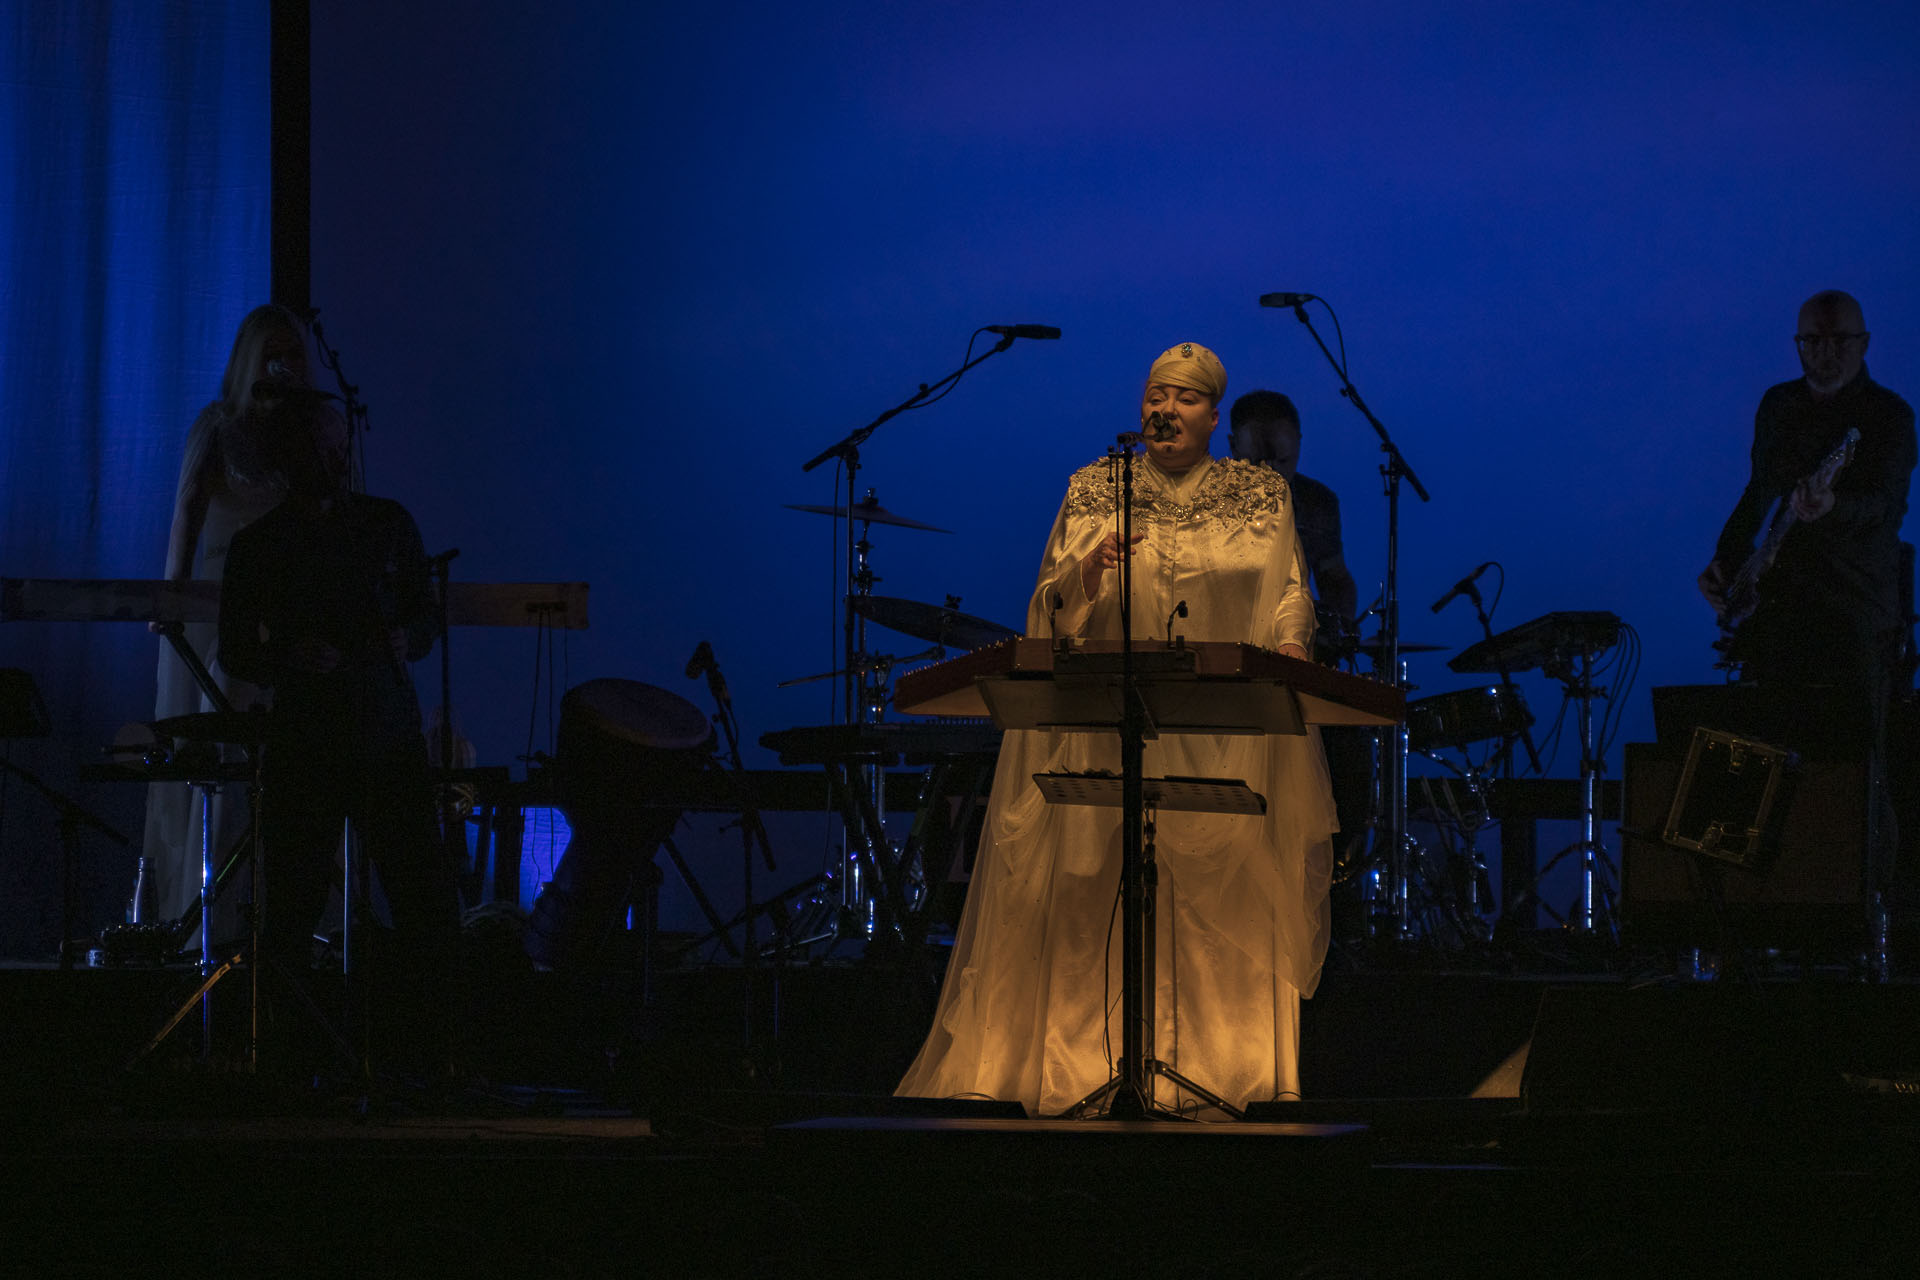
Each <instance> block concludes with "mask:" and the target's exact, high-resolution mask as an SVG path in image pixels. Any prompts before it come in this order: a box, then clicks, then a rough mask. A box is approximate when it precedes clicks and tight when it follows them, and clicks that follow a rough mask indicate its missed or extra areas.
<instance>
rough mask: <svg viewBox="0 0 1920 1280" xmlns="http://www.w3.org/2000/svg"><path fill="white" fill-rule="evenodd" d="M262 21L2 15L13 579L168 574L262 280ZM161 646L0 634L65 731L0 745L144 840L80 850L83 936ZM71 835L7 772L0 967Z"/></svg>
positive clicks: (137, 797) (116, 852) (56, 633)
mask: <svg viewBox="0 0 1920 1280" xmlns="http://www.w3.org/2000/svg"><path fill="white" fill-rule="evenodd" d="M266 10H267V6H266V4H265V3H264V0H235V2H233V3H204V2H190V0H155V2H154V3H143V4H133V5H113V6H103V5H96V4H85V3H78V2H77V0H60V2H58V3H45V4H20V5H11V6H8V8H7V11H6V13H5V15H4V17H0V172H4V175H5V176H4V180H3V181H0V253H4V254H5V267H4V269H0V529H4V531H5V532H4V540H3V541H0V575H4V576H7V577H70V578H79V577H120V578H154V577H158V576H160V573H161V570H162V568H163V561H164V559H165V554H166V533H167V522H168V519H169V518H170V516H171V514H172V508H173V487H174V477H175V475H176V473H177V471H178V469H179V465H180V452H181V446H182V445H183V444H184V442H185V440H186V435H187V427H188V424H189V423H191V422H192V420H193V415H194V413H195V411H196V410H198V408H199V407H200V406H201V405H202V404H204V403H206V402H207V401H208V400H210V399H212V398H213V396H214V394H215V392H216V391H217V389H218V385H219V378H220V371H221V369H222V368H223V367H224V365H225V363H226V354H227V351H226V348H227V343H228V342H229V341H230V340H231V338H232V334H233V328H234V325H235V323H236V322H237V320H238V317H239V316H240V315H241V314H242V313H244V311H245V310H246V308H247V307H249V306H250V305H252V303H253V301H254V300H255V299H257V298H260V297H261V296H263V295H264V294H265V292H266V288H267V65H266V57H267V12H266ZM157 643H158V642H157V641H156V640H155V639H154V637H152V636H150V635H148V634H147V631H146V628H145V627H142V626H139V625H137V624H126V623H18V624H7V625H6V626H4V627H0V666H7V667H24V668H26V669H27V670H28V671H30V672H31V673H32V674H33V675H34V677H35V679H36V680H37V682H38V683H39V685H40V687H41V690H42V692H43V694H44V696H45V698H46V701H47V703H48V704H49V709H50V712H51V714H52V717H53V719H54V722H55V725H56V735H55V737H53V738H51V739H46V740H21V741H16V742H12V743H5V744H0V750H4V751H5V752H6V753H7V758H8V759H10V760H11V761H12V762H13V763H14V764H15V765H17V766H19V767H22V768H25V769H27V770H29V771H30V772H32V773H33V774H34V775H35V776H37V777H40V778H41V779H43V780H44V781H45V782H46V783H48V784H49V785H51V786H52V787H54V788H55V789H56V790H57V791H59V792H61V793H62V794H63V795H67V796H70V797H73V798H75V799H78V800H80V801H82V802H83V803H84V804H85V805H86V806H87V807H88V808H89V809H90V810H92V811H93V812H95V813H96V814H97V815H98V816H100V817H101V818H102V819H104V820H106V821H107V822H109V823H110V825H112V826H114V827H116V828H118V829H119V830H120V831H121V832H122V833H124V834H126V835H127V836H128V837H129V838H130V839H131V840H132V841H133V842H134V844H133V846H132V847H131V848H130V849H122V848H120V847H118V846H116V845H114V844H113V843H112V842H111V841H108V840H106V839H105V838H104V837H102V836H100V835H98V834H97V833H94V832H91V831H88V832H86V833H85V834H84V835H83V838H82V840H81V843H80V846H79V850H78V853H79V856H78V858H77V859H76V861H75V870H76V873H77V876H76V878H77V882H78V887H79V890H80V907H81V912H82V916H83V920H82V923H83V924H91V923H92V918H93V917H94V916H100V917H102V918H108V919H110V918H115V916H116V913H117V911H118V910H119V909H120V908H121V907H123V906H124V903H123V902H122V901H121V900H122V899H124V897H125V895H126V893H127V891H128V890H129V889H130V887H131V884H132V879H131V877H132V868H133V857H134V854H135V853H137V851H138V841H139V834H140V819H141V813H142V806H143V805H144V803H145V797H144V796H143V795H141V794H140V792H139V790H138V789H137V788H132V789H129V788H128V785H127V784H124V783H121V784H112V785H95V786H88V785H86V784H84V783H82V782H81V781H80V780H79V769H80V767H81V766H82V765H84V764H86V763H89V762H92V761H97V760H99V759H100V748H101V746H102V745H103V744H105V743H106V742H108V741H109V740H110V739H111V737H112V735H113V732H114V730H115V728H116V727H117V726H119V725H120V724H121V723H123V722H125V721H128V720H140V719H146V718H148V717H150V716H151V715H152V708H153V690H154V673H155V670H156V666H155V664H156V662H157V661H158V657H159V654H158V650H157V648H156V645H157ZM58 829H59V828H58V820H57V816H56V814H55V811H54V809H53V807H52V805H50V804H49V803H47V802H46V800H45V799H44V798H43V797H42V796H41V795H39V794H37V793H36V792H35V791H34V790H32V789H31V788H30V787H29V786H27V785H26V784H24V783H22V782H21V781H20V780H19V779H18V778H13V779H11V780H5V779H0V956H23V957H34V958H45V957H46V956H48V955H50V953H51V951H52V950H53V948H54V947H55V946H56V945H57V941H58V937H59V912H60V869H59V857H58V851H59V841H58V835H57V833H58Z"/></svg>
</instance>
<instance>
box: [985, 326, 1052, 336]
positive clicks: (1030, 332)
mask: <svg viewBox="0 0 1920 1280" xmlns="http://www.w3.org/2000/svg"><path fill="white" fill-rule="evenodd" d="M987 332H988V333H997V334H999V335H1000V336H1001V337H1003V338H1057V337H1059V336H1060V331H1059V330H1058V329H1056V328H1054V327H1053V326H1052V325H1050V324H990V325H988V326H987Z"/></svg>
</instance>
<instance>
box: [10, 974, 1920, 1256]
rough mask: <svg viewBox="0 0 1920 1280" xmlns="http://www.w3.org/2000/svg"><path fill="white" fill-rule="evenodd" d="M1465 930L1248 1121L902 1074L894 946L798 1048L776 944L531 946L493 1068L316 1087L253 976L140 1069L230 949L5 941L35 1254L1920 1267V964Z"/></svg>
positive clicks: (13, 1113) (19, 1139) (1349, 1023)
mask: <svg viewBox="0 0 1920 1280" xmlns="http://www.w3.org/2000/svg"><path fill="white" fill-rule="evenodd" d="M1437 960H1438V958H1435V957H1428V958H1427V960H1426V963H1423V964H1419V965H1414V964H1403V965H1400V966H1397V967H1386V966H1382V965H1379V964H1375V965H1373V966H1372V967H1368V968H1364V969H1361V968H1349V969H1345V970H1339V971H1334V972H1330V973H1329V975H1328V978H1327V981H1326V985H1325V986H1324V988H1323V990H1322V992H1321V994H1320V995H1319V996H1318V997H1316V999H1315V1000H1314V1001H1312V1002H1310V1003H1309V1005H1308V1006H1307V1008H1308V1010H1309V1013H1308V1016H1307V1025H1306V1031H1305V1035H1306V1048H1305V1050H1304V1054H1303V1072H1304V1074H1305V1076H1306V1078H1307V1084H1308V1089H1309V1093H1310V1097H1309V1099H1308V1100H1307V1101H1305V1102H1300V1103H1294V1104H1284V1105H1280V1106H1276V1107H1272V1108H1267V1109H1263V1111H1262V1113H1261V1115H1260V1116H1259V1117H1258V1118H1257V1119H1250V1120H1249V1121H1245V1122H1238V1123H1218V1124H1187V1123H1168V1122H1162V1123H1147V1124H1121V1123H1115V1122H1108V1121H1076V1122H1064V1121H1053V1120H1039V1119H1012V1118H1007V1117H1005V1116H1004V1115H1003V1114H999V1112H998V1109H996V1108H993V1107H990V1106H984V1105H980V1104H971V1105H956V1104H934V1103H924V1102H916V1101H913V1100H891V1099H888V1098H886V1097H885V1096H884V1095H885V1092H886V1090H887V1088H888V1087H889V1086H890V1084H891V1082H892V1079H893V1078H894V1077H895V1076H896V1075H897V1073H898V1071H899V1070H900V1067H901V1065H902V1064H903V1063H904V1060H905V1057H906V1056H908V1055H910V1054H911V1053H912V1051H913V1048H914V1042H915V1041H916V1040H917V1038H918V1034H919V1031H920V1029H921V1027H920V1020H921V1019H922V1018H923V1017H924V1014H923V1013H922V1012H921V1010H920V1007H919V1006H918V1005H916V1003H915V1002H916V1001H917V1000H921V999H923V998H924V996H923V994H921V993H920V985H921V983H922V982H923V981H924V978H923V977H921V976H915V977H912V978H908V977H904V976H902V975H901V974H900V973H899V972H897V971H889V970H887V969H886V968H884V967H882V966H879V965H875V964H868V963H860V964H852V963H849V964H845V965H828V966H821V967H817V968H813V969H808V970H804V971H799V972H796V973H794V974H792V975H790V976H789V979H788V982H787V984H786V987H785V990H784V993H783V997H784V998H783V1000H782V1002H781V1012H782V1030H783V1035H782V1038H781V1045H780V1048H781V1053H780V1061H779V1064H778V1068H779V1070H778V1078H777V1079H775V1078H773V1077H774V1072H773V1067H772V1065H771V1063H770V1062H769V1056H768V1055H767V1054H766V1053H765V1052H764V1048H765V1046H764V1043H763V1045H762V1051H760V1052H754V1051H750V1050H748V1049H747V1048H746V1046H745V1045H744V1044H743V1043H742V1036H741V1032H742V1029H743V1026H744V1024H745V1002H744V1000H743V999H742V990H741V985H740V975H739V974H738V972H737V971H731V970H709V971H700V972H686V973H666V974H660V975H657V977H656V981H655V983H654V990H653V997H654V998H653V1000H652V1002H651V1003H648V1002H644V1001H641V1000H640V999H639V996H638V993H637V991H636V990H635V989H634V988H633V986H632V984H631V982H630V981H620V982H614V981H601V982H595V983H580V982H568V981H564V980H560V979H556V978H555V977H554V975H550V974H538V975H536V974H530V973H519V974H517V975H515V976H514V977H513V978H512V979H511V980H510V981H509V980H502V979H500V978H499V977H498V976H497V975H496V977H495V978H494V979H490V980H489V981H488V982H487V983H486V984H484V988H485V994H484V995H475V996H473V997H471V999H470V1001H469V1003H468V1005H467V1007H466V1008H465V1009H464V1010H463V1023H464V1027H465V1030H464V1036H463V1053H464V1056H465V1058H466V1062H467V1069H468V1074H467V1075H466V1076H464V1077H462V1078H461V1079H459V1080H457V1081H446V1080H438V1081H436V1082H434V1083H433V1084H431V1085H426V1084H422V1083H421V1082H419V1081H413V1080H395V1079H391V1078H387V1077H385V1076H381V1077H377V1078H375V1079H373V1080H356V1079H354V1078H352V1077H350V1076H346V1075H341V1076H338V1077H336V1078H334V1079H331V1080H330V1081H329V1082H328V1083H326V1084H325V1085H324V1086H322V1087H318V1088H316V1087H313V1086H311V1085H310V1084H307V1085H295V1084H291V1083H286V1082H276V1081H274V1080H273V1079H272V1078H271V1077H270V1076H268V1075H264V1074H263V1075H258V1076H256V1075H249V1074H246V1073H244V1072H241V1071H238V1070H234V1069H231V1068H232V1062H231V1054H230V1053H229V1052H228V1051H227V1046H226V1045H225V1043H224V1042H225V1039H226V1037H225V1036H223V1035H221V1034H219V1031H220V1029H221V1028H222V1027H234V1028H237V1027H238V1026H240V1025H243V1022H242V1018H243V1015H244V1012H245V1008H244V1002H243V1001H242V1000H240V999H239V997H240V996H242V995H243V994H244V992H243V989H242V987H241V986H240V984H238V983H232V984H223V989H224V988H226V987H230V988H231V990H230V991H227V992H226V993H225V995H223V996H219V998H220V1001H221V1002H220V1003H218V1004H216V1006H215V1009H214V1018H215V1022H216V1037H215V1039H216V1052H215V1054H214V1055H213V1058H212V1060H211V1061H201V1060H200V1055H199V1053H198V1051H197V1046H198V1039H197V1038H198V1029H197V1027H198V1024H197V1022H192V1021H190V1022H189V1025H187V1026H185V1027H183V1028H182V1029H181V1031H180V1032H178V1033H176V1036H175V1037H174V1039H172V1040H170V1041H169V1042H168V1043H167V1044H166V1045H163V1046H162V1047H161V1048H160V1049H159V1050H157V1051H156V1052H154V1053H153V1054H151V1055H149V1056H148V1057H147V1058H146V1059H144V1060H143V1061H142V1062H140V1063H139V1064H138V1065H137V1066H135V1067H134V1068H132V1069H130V1070H129V1069H126V1068H125V1066H124V1064H125V1061H126V1059H127V1058H128V1056H129V1055H130V1054H131V1053H132V1052H133V1051H134V1050H137V1049H138V1048H139V1047H140V1046H141V1045H142V1044H143V1043H144V1042H145V1041H146V1040H147V1039H148V1038H149V1037H150V1036H151V1034H152V1032H153V1030H154V1029H156V1028H157V1026H158V1025H159V1020H160V1018H162V1017H164V1015H165V1013H166V1012H167V1011H168V1010H169V1009H171V1008H172V1007H173V1006H174V1005H175V1004H176V1003H177V1002H178V1000H179V999H180V997H181V996H182V995H184V994H185V992H187V991H191V990H192V987H193V985H194V982H193V975H192V974H190V973H186V972H161V971H151V970H146V971H142V970H76V971H72V972H60V971H57V970H53V969H48V968H36V967H15V968H10V969H0V1012H4V1015H5V1018H6V1022H5V1028H6V1032H5V1034H6V1044H7V1046H8V1048H7V1051H6V1053H5V1054H4V1071H5V1075H4V1076H3V1077H0V1084H3V1085H4V1099H5V1100H4V1103H3V1104H0V1109H3V1110H4V1112H5V1117H4V1119H5V1123H6V1127H7V1129H8V1132H9V1135H10V1136H9V1141H8V1157H9V1158H8V1159H7V1160H5V1161H4V1162H0V1168H4V1170H5V1172H4V1174H3V1175H0V1177H4V1180H5V1181H4V1184H3V1185H0V1204H4V1205H5V1218H6V1220H7V1222H8V1224H9V1225H8V1228H7V1231H6V1250H7V1257H8V1260H9V1262H10V1263H11V1264H12V1266H10V1268H9V1270H10V1271H11V1272H12V1273H13V1274H21V1275H95V1274H99V1275H106V1274H112V1275H129V1274H139V1275H144V1274H167V1275H175V1274H192V1275H212V1276H224V1275H247V1276H263V1275H289V1274H296V1275H297V1274H311V1273H317V1272H319V1271H321V1270H327V1271H337V1272H341V1273H346V1274H375V1275H407V1276H412V1275H436V1274H456V1275H457V1274H468V1275H482V1276H491V1275H501V1276H520V1275H529V1276H532V1275H540V1276H575V1275H581V1276H588V1275H590V1276H598V1275H658V1276H772V1275H782V1276H802V1277H805V1276H846V1275H889V1276H893V1275H898V1276H940V1275H963V1274H964V1275H1001V1274H1023V1275H1035V1276H1056V1275H1057V1276H1099V1275H1125V1276H1176V1277H1180V1276H1192V1277H1254V1276H1285V1277H1348V1276H1352V1277H1388V1276H1393V1277H1399V1276H1456V1275H1492V1276H1639V1275H1687V1276H1694V1275H1715V1276H1719V1275H1728V1276H1731V1275H1742V1276H1746V1275H1809V1276H1815V1275H1817V1276H1856V1275H1857V1276H1875V1275H1905V1274H1911V1273H1912V1271H1913V1267H1914V1262H1913V1254H1912V1252H1911V1251H1912V1249H1913V1248H1914V1247H1915V1245H1916V1239H1915V1237H1916V1229H1915V1219H1916V1216H1917V1215H1916V1209H1917V1208H1920V1194H1917V1192H1916V1185H1915V1179H1916V1177H1917V1176H1920V1161H1917V1160H1916V1153H1920V1111H1916V1109H1915V1108H1916V1106H1920V1102H1916V1098H1915V1097H1914V1096H1909V1095H1907V1094H1906V1093H1905V1092H1904V1091H1903V1086H1904V1085H1906V1084H1907V1083H1908V1082H1910V1081H1912V1080H1914V1079H1916V1078H1920V988H1916V987H1914V986H1912V985H1910V984H1907V983H1895V984H1890V985H1885V986H1868V985H1866V984H1864V983H1859V982H1853V981H1848V980H1846V975H1844V974H1842V973H1822V972H1818V971H1816V972H1812V973H1808V974H1804V975H1794V976H1791V977H1789V976H1786V975H1782V974H1771V973H1770V974H1766V975H1762V980H1759V981H1754V982H1748V983H1745V984H1733V983H1725V982H1721V983H1706V984H1690V985H1685V986H1682V985H1678V984H1673V983H1662V982H1658V981H1645V980H1641V981H1638V982H1636V981H1632V980H1629V979H1628V978H1627V977H1626V976H1624V975H1623V974H1620V973H1614V972H1608V971H1607V968H1608V967H1607V966H1600V967H1598V968H1597V969H1596V968H1595V967H1593V966H1585V967H1583V968H1582V969H1581V970H1578V971H1575V970H1568V971H1564V972H1558V973H1544V972H1525V973H1519V972H1494V971H1490V970H1485V969H1482V970H1479V971H1472V972H1467V971H1461V970H1459V969H1457V968H1449V967H1447V966H1445V965H1444V964H1440V963H1438V962H1437ZM1643 978H1644V975H1643ZM217 995H218V993H217ZM763 1012H764V1002H763ZM376 1034H377V1032H376ZM1529 1044H1530V1045H1531V1061H1530V1068H1531V1070H1530V1074H1529V1076H1528V1079H1527V1097H1526V1099H1525V1100H1524V1101H1523V1100H1522V1099H1521V1098H1519V1097H1517V1096H1513V1095H1514V1094H1515V1092H1516V1090H1517V1087H1518V1084H1519V1072H1518V1067H1517V1061H1516V1051H1518V1050H1522V1049H1523V1048H1526V1047H1527V1046H1529ZM749 1063H753V1064H755V1065H753V1066H752V1067H751V1068H750V1067H749ZM1477 1086H1478V1087H1480V1090H1481V1092H1482V1093H1483V1094H1485V1093H1492V1094H1494V1095H1496V1096H1482V1097H1470V1096H1468V1095H1469V1094H1470V1093H1472V1092H1473V1091H1474V1090H1475V1089H1476V1087H1477ZM1503 1092H1504V1093H1505V1094H1506V1095H1507V1096H1497V1095H1499V1094H1501V1093H1503ZM16 1268H17V1269H16Z"/></svg>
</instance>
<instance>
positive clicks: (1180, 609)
mask: <svg viewBox="0 0 1920 1280" xmlns="http://www.w3.org/2000/svg"><path fill="white" fill-rule="evenodd" d="M1186 616H1187V602H1186V601H1185V600H1182V601H1181V602H1180V603H1179V604H1177V605H1175V606H1173V612H1172V613H1170V614H1168V615H1167V643H1168V644H1172V643H1173V620H1174V619H1175V618H1184V617H1186Z"/></svg>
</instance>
